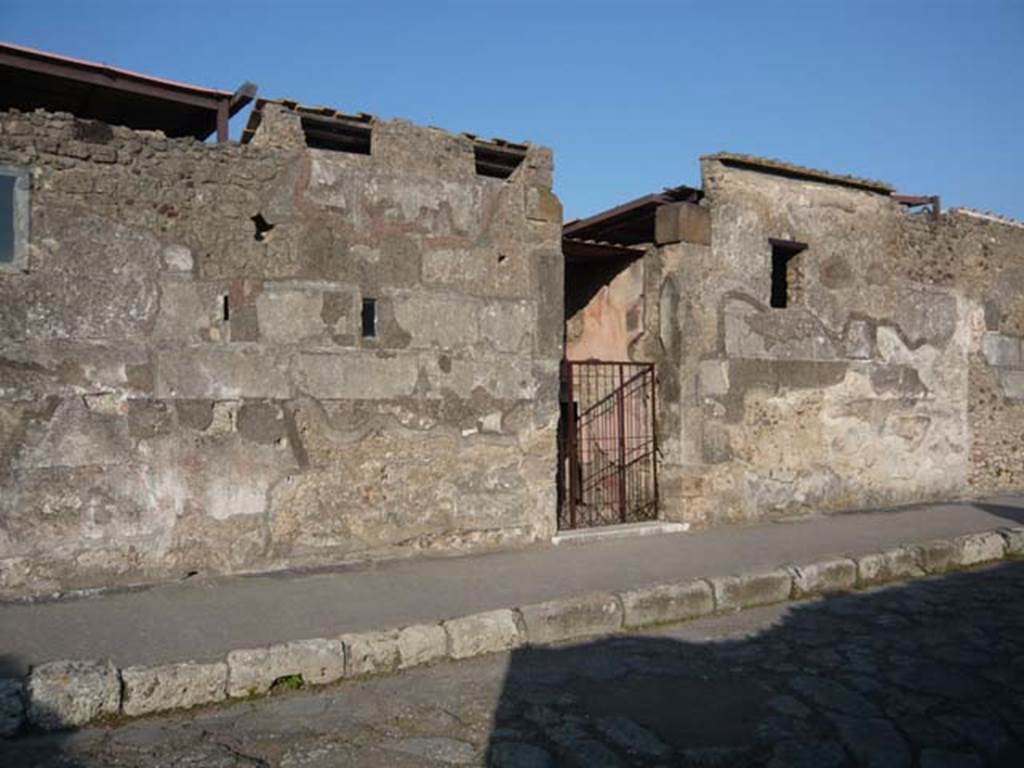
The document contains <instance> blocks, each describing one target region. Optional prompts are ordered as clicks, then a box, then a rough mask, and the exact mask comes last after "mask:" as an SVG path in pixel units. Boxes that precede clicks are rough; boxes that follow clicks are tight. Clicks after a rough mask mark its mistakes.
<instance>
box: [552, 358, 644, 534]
mask: <svg viewBox="0 0 1024 768" xmlns="http://www.w3.org/2000/svg"><path fill="white" fill-rule="evenodd" d="M654 414H655V410H654V364H653V363H608V362H600V361H596V360H590V361H585V362H575V361H570V360H565V361H563V363H562V418H561V430H560V432H561V439H560V441H559V445H560V447H561V457H560V458H561V460H560V462H559V465H560V471H559V483H558V486H559V494H558V496H559V504H558V527H559V528H560V529H565V528H586V527H591V526H598V525H615V524H618V523H632V522H639V521H642V520H654V519H656V518H657V516H658V466H657V451H658V441H657V436H656V434H655V423H654Z"/></svg>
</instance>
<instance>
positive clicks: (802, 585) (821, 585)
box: [790, 557, 857, 597]
mask: <svg viewBox="0 0 1024 768" xmlns="http://www.w3.org/2000/svg"><path fill="white" fill-rule="evenodd" d="M790 570H791V571H792V572H793V597H806V596H808V595H821V594H825V593H827V592H840V591H842V590H848V589H853V587H854V585H855V584H856V582H857V564H856V563H855V562H854V561H853V560H850V559H849V558H845V557H840V558H835V559H833V560H821V561H819V562H816V563H808V564H807V565H798V566H795V567H794V568H791V569H790Z"/></svg>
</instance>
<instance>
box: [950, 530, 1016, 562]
mask: <svg viewBox="0 0 1024 768" xmlns="http://www.w3.org/2000/svg"><path fill="white" fill-rule="evenodd" d="M953 546H954V547H955V548H956V563H957V565H976V564H978V563H987V562H989V561H991V560H1002V558H1003V555H1004V554H1005V553H1006V542H1005V541H1003V537H1002V536H1000V535H999V534H998V533H997V532H996V531H987V532H986V533H969V534H967V535H966V536H958V537H957V538H955V539H953Z"/></svg>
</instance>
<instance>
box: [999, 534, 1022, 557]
mask: <svg viewBox="0 0 1024 768" xmlns="http://www.w3.org/2000/svg"><path fill="white" fill-rule="evenodd" d="M1000 534H1001V535H1002V537H1003V541H1005V542H1006V555H1007V557H1021V556H1022V555H1024V528H1006V529H1005V530H1002V531H1000Z"/></svg>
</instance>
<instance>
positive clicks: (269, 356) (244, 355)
mask: <svg viewBox="0 0 1024 768" xmlns="http://www.w3.org/2000/svg"><path fill="white" fill-rule="evenodd" d="M156 391H157V395H158V396H159V397H161V398H183V399H201V398H211V399H214V400H237V399H240V398H246V397H248V398H271V399H279V400H280V399H284V398H286V397H288V396H289V395H290V394H291V384H290V382H289V380H288V357H287V356H285V355H278V354H273V353H271V352H270V350H268V349H267V348H265V347H257V346H253V345H246V346H244V347H242V346H230V347H229V346H225V345H206V346H197V347H187V348H185V349H173V350H161V351H160V352H158V353H157V385H156Z"/></svg>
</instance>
